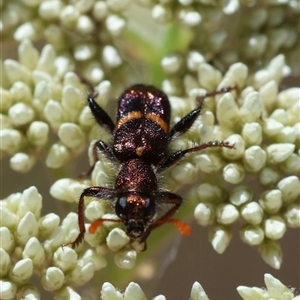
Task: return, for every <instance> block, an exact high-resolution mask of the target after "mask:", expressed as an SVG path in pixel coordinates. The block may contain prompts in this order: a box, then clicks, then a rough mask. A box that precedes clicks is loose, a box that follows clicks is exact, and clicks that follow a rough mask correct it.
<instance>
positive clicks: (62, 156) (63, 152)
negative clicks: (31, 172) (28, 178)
mask: <svg viewBox="0 0 300 300" xmlns="http://www.w3.org/2000/svg"><path fill="white" fill-rule="evenodd" d="M69 158H70V151H69V150H68V149H67V147H66V146H64V145H61V144H53V145H52V146H51V148H50V150H49V152H48V155H47V158H46V166H47V167H48V168H52V169H58V168H60V167H62V166H63V165H64V164H65V163H66V162H67V161H68V159H69Z"/></svg>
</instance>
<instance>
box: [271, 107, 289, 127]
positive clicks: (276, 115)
mask: <svg viewBox="0 0 300 300" xmlns="http://www.w3.org/2000/svg"><path fill="white" fill-rule="evenodd" d="M269 118H270V119H273V120H276V121H278V122H280V123H281V124H283V125H287V124H288V115H287V112H286V110H285V109H282V108H277V109H275V110H274V111H273V112H272V114H271V115H270V116H269Z"/></svg>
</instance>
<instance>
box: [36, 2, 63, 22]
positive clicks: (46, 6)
mask: <svg viewBox="0 0 300 300" xmlns="http://www.w3.org/2000/svg"><path fill="white" fill-rule="evenodd" d="M61 9H62V3H61V1H59V0H54V1H44V2H42V3H41V4H40V6H39V15H40V16H41V18H42V19H44V20H47V21H55V20H57V19H58V18H59V14H60V11H61Z"/></svg>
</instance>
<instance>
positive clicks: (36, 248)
mask: <svg viewBox="0 0 300 300" xmlns="http://www.w3.org/2000/svg"><path fill="white" fill-rule="evenodd" d="M22 257H23V258H30V259H31V260H32V263H33V265H34V266H35V267H38V266H40V265H42V264H43V263H44V261H45V252H44V248H43V247H42V245H41V244H40V242H39V240H38V239H37V238H36V237H32V238H30V239H29V240H28V242H27V243H26V245H25V247H24V250H23V252H22Z"/></svg>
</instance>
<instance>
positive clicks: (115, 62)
mask: <svg viewBox="0 0 300 300" xmlns="http://www.w3.org/2000/svg"><path fill="white" fill-rule="evenodd" d="M102 58H103V63H105V65H106V66H108V67H109V68H117V67H119V66H120V65H121V64H122V59H121V57H120V54H119V52H118V50H117V49H116V48H115V47H113V46H109V45H106V46H104V48H103V52H102Z"/></svg>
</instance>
